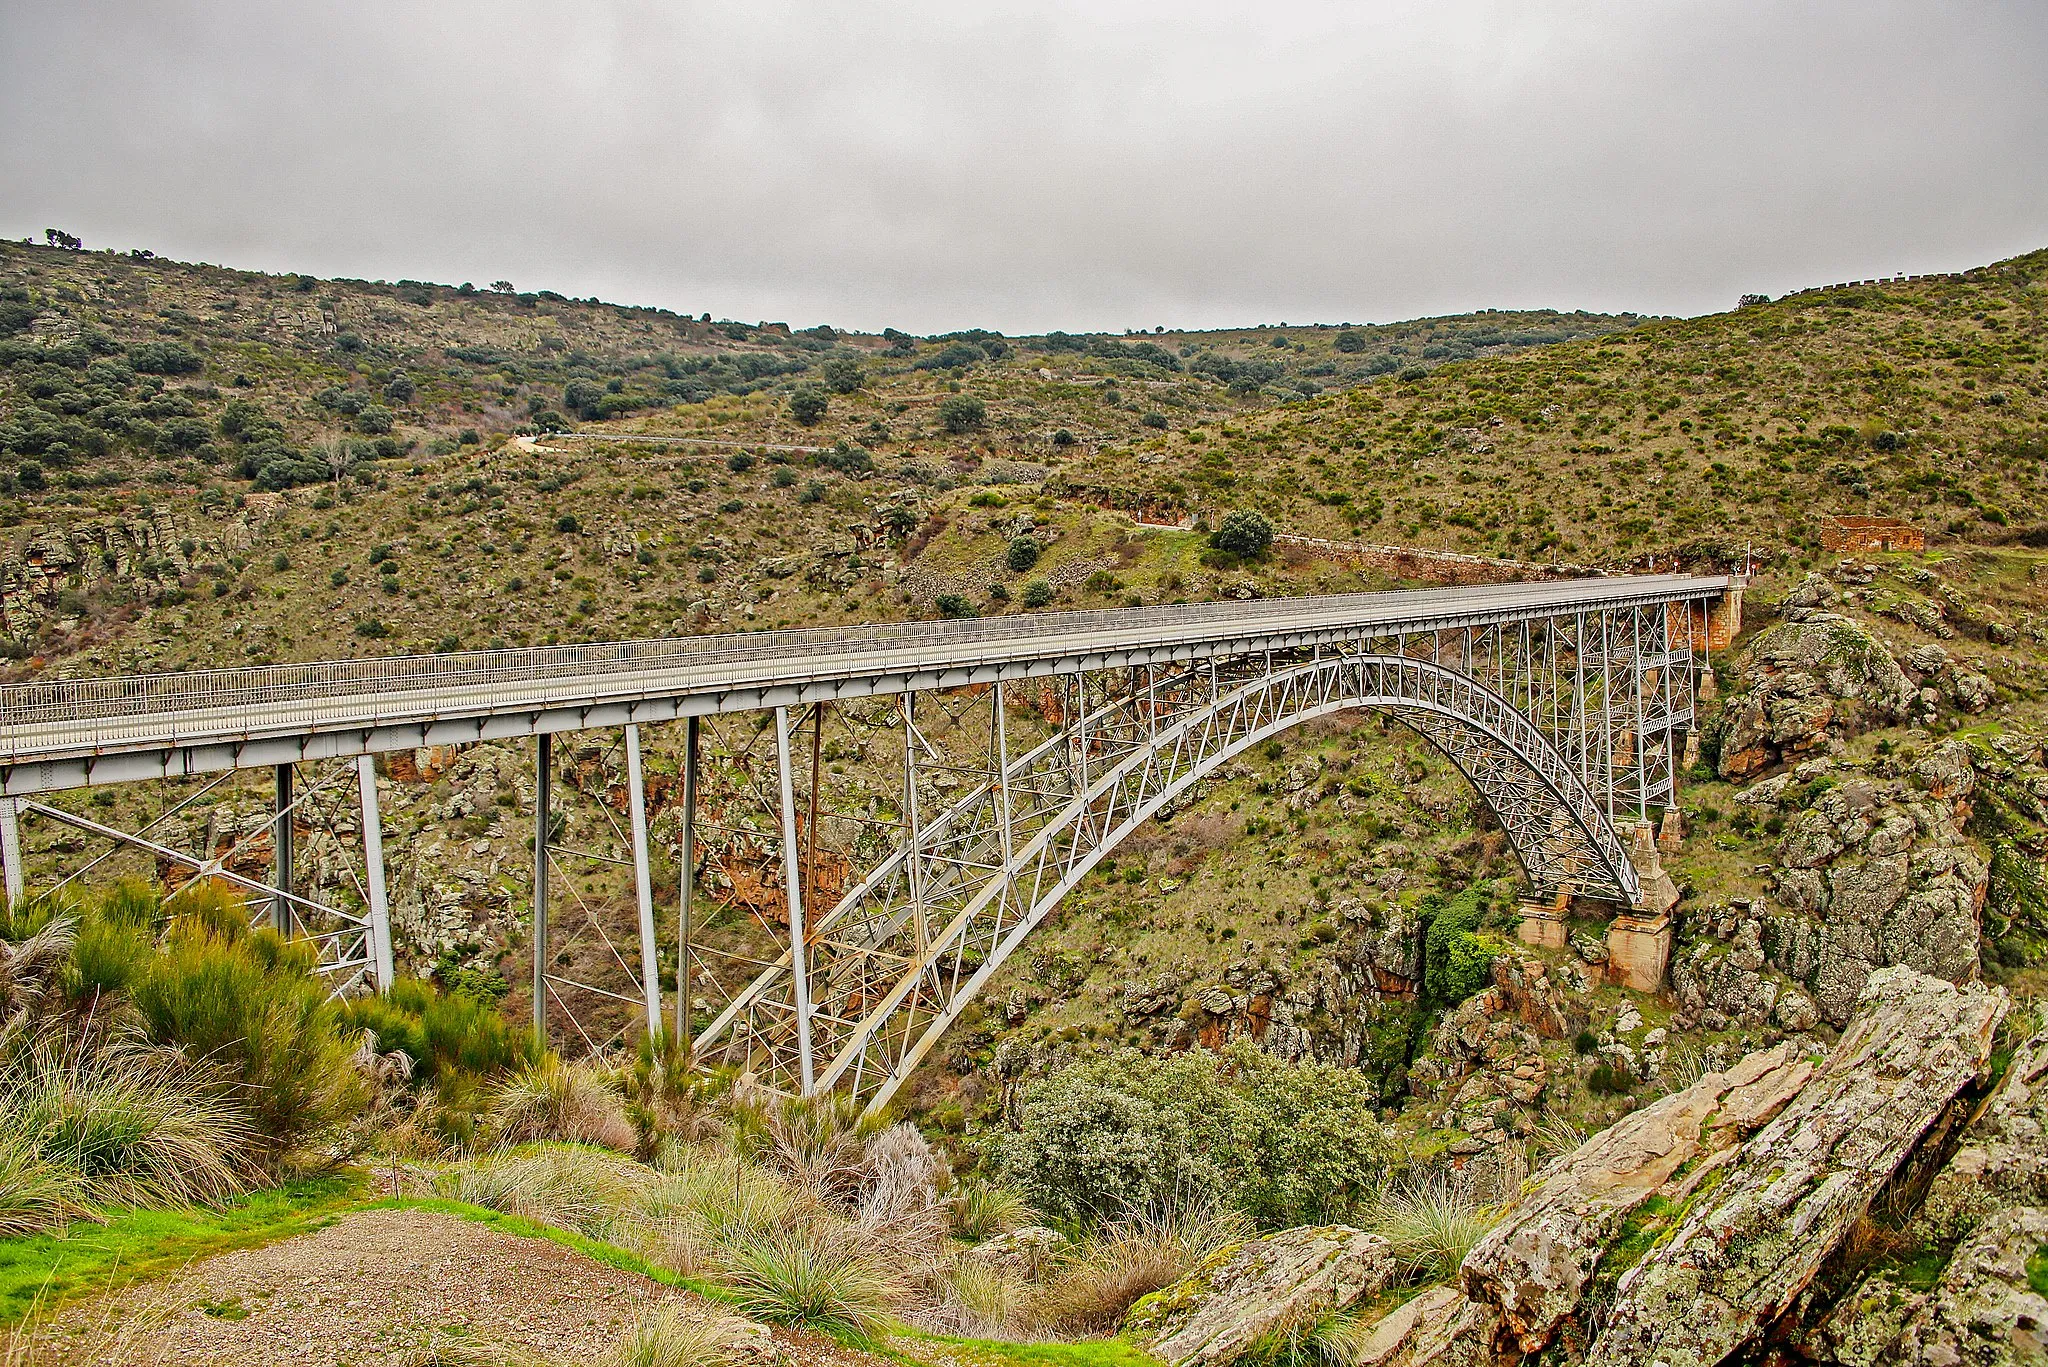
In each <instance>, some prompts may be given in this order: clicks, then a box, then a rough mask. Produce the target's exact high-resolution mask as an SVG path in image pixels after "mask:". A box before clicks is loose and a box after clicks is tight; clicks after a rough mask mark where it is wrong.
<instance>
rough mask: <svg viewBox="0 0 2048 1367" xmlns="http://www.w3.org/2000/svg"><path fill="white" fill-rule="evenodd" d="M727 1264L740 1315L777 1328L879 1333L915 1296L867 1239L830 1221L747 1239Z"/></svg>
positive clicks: (734, 1248)
mask: <svg viewBox="0 0 2048 1367" xmlns="http://www.w3.org/2000/svg"><path fill="white" fill-rule="evenodd" d="M727 1258H728V1261H727V1264H726V1269H725V1282H726V1284H727V1285H728V1286H730V1287H731V1288H732V1290H733V1292H734V1298H735V1300H736V1301H737V1302H738V1304H739V1307H740V1309H741V1310H743V1311H745V1312H746V1313H747V1314H748V1315H750V1316H752V1317H753V1318H755V1319H758V1320H766V1321H767V1322H769V1323H770V1324H792V1325H803V1326H806V1327H808V1328H812V1329H821V1330H828V1331H829V1330H851V1331H854V1332H856V1333H862V1334H869V1335H873V1334H878V1333H880V1332H881V1331H882V1330H883V1329H884V1328H886V1327H887V1325H888V1323H889V1320H890V1316H891V1315H892V1314H893V1312H894V1311H895V1310H896V1308H897V1306H898V1305H899V1304H900V1302H901V1300H902V1298H903V1296H904V1293H905V1292H906V1290H907V1289H908V1288H907V1286H906V1285H905V1283H904V1281H903V1280H902V1278H901V1277H900V1275H899V1274H898V1272H897V1271H896V1269H895V1268H893V1267H892V1266H891V1265H890V1264H889V1263H888V1262H886V1261H885V1260H884V1259H882V1258H880V1257H878V1256H876V1254H875V1252H874V1251H873V1250H872V1249H871V1248H869V1247H867V1246H866V1245H865V1244H864V1243H863V1242H862V1241H861V1240H859V1239H855V1238H849V1237H847V1233H846V1231H844V1230H841V1229H835V1228H833V1227H832V1226H831V1225H830V1224H827V1223H824V1222H818V1223H811V1224H800V1225H794V1226H791V1227H787V1228H783V1229H777V1230H772V1231H769V1232H767V1233H765V1234H761V1235H758V1236H747V1237H742V1238H740V1239H738V1240H736V1241H735V1242H734V1243H733V1244H732V1245H731V1246H730V1251H729V1253H728V1255H727Z"/></svg>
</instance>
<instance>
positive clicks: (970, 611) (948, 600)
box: [932, 593, 979, 618]
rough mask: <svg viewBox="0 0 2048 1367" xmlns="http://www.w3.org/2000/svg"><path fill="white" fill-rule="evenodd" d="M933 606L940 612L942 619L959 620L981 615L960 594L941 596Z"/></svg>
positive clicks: (943, 594) (944, 594)
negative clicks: (953, 618)
mask: <svg viewBox="0 0 2048 1367" xmlns="http://www.w3.org/2000/svg"><path fill="white" fill-rule="evenodd" d="M932 606H933V607H935V608H937V609H938V610H939V616H941V617H955V618H958V617H975V616H978V615H979V614H978V613H976V612H975V610H974V604H973V603H971V602H969V601H968V600H967V599H966V598H964V597H962V596H961V595H960V594H957V593H942V594H940V595H939V596H938V598H937V599H935V600H934V601H933V603H932Z"/></svg>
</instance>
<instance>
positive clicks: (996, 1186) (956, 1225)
mask: <svg viewBox="0 0 2048 1367" xmlns="http://www.w3.org/2000/svg"><path fill="white" fill-rule="evenodd" d="M951 1214H952V1217H953V1233H955V1234H957V1235H959V1236H960V1237H961V1238H963V1239H966V1240H968V1241H970V1242H972V1243H977V1244H978V1243H981V1242H983V1241H984V1240H987V1239H993V1238H995V1237H997V1236H998V1235H1002V1234H1010V1233H1013V1232H1014V1231H1016V1230H1020V1229H1022V1228H1024V1227H1025V1226H1026V1225H1028V1224H1030V1223H1031V1222H1032V1221H1033V1220H1035V1219H1037V1218H1038V1217H1037V1212H1035V1211H1033V1210H1032V1209H1031V1207H1030V1206H1029V1205H1027V1204H1026V1203H1025V1200H1024V1198H1023V1197H1021V1196H1019V1195H1018V1194H1017V1193H1016V1192H1014V1191H1012V1190H1011V1189H1010V1188H1008V1187H1006V1186H1003V1185H1001V1184H1000V1183H997V1182H989V1181H983V1180H974V1181H968V1182H963V1183H961V1184H960V1189H959V1190H958V1191H956V1192H954V1193H953V1200H952V1210H951Z"/></svg>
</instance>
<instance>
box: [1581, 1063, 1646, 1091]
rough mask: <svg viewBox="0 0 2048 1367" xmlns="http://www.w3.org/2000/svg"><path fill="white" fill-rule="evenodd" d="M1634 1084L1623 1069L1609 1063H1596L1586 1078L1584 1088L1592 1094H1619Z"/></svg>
mask: <svg viewBox="0 0 2048 1367" xmlns="http://www.w3.org/2000/svg"><path fill="white" fill-rule="evenodd" d="M1634 1085H1635V1082H1634V1079H1632V1078H1630V1077H1629V1075H1628V1073H1627V1072H1626V1071H1624V1070H1623V1069H1620V1068H1617V1067H1615V1066H1614V1065H1613V1064H1611V1063H1596V1064H1594V1065H1593V1072H1592V1075H1591V1076H1590V1077H1588V1078H1587V1079H1586V1090H1587V1091H1589V1092H1591V1093H1592V1094H1593V1095H1594V1096H1620V1095H1622V1094H1623V1093H1625V1092H1627V1091H1628V1090H1629V1089H1630V1088H1631V1087H1633V1086H1634Z"/></svg>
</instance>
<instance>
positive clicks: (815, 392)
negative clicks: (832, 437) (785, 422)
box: [789, 385, 831, 427]
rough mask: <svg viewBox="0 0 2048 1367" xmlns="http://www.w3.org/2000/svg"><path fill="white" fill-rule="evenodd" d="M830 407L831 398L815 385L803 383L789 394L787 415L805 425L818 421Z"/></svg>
mask: <svg viewBox="0 0 2048 1367" xmlns="http://www.w3.org/2000/svg"><path fill="white" fill-rule="evenodd" d="M829 407H831V399H830V397H829V396H828V395H827V394H826V393H825V391H824V390H823V389H822V388H820V387H819V386H817V385H805V386H803V387H802V388H801V389H798V390H797V391H796V392H795V393H794V394H791V395H790V396H789V416H790V417H792V418H795V419H796V420H797V421H798V422H800V423H802V424H803V425H804V426H805V427H809V426H811V425H812V424H814V423H816V422H818V421H819V420H821V419H822V418H823V417H824V416H825V410H826V409H827V408H829Z"/></svg>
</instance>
